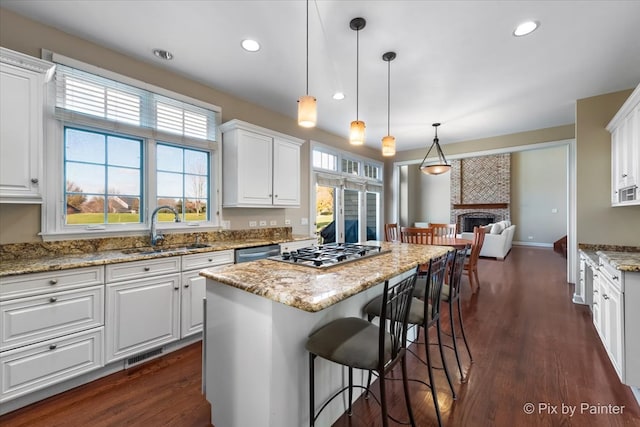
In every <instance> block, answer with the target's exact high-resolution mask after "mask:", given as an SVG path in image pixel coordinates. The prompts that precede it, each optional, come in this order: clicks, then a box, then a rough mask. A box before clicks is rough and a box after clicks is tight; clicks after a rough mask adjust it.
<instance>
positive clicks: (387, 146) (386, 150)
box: [382, 52, 396, 157]
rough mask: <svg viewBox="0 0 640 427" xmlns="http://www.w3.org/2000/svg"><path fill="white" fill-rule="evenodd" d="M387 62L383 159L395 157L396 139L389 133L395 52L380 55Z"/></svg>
mask: <svg viewBox="0 0 640 427" xmlns="http://www.w3.org/2000/svg"><path fill="white" fill-rule="evenodd" d="M382 59H383V60H384V61H387V136H385V137H383V138H382V155H383V156H385V157H389V156H395V155H396V138H395V136H391V132H390V131H389V128H390V123H391V61H393V60H394V59H396V53H395V52H387V53H385V54H384V55H382Z"/></svg>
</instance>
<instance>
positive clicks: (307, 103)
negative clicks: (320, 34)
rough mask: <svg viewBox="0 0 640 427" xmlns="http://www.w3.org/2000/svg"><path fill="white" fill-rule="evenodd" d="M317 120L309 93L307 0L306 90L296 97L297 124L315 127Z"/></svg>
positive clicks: (315, 107)
mask: <svg viewBox="0 0 640 427" xmlns="http://www.w3.org/2000/svg"><path fill="white" fill-rule="evenodd" d="M317 121H318V109H317V105H316V98H315V97H313V96H311V95H309V0H307V91H306V95H303V96H301V97H300V99H298V125H300V126H302V127H305V128H312V127H315V125H316V122H317Z"/></svg>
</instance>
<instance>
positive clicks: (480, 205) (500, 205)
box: [452, 203, 509, 209]
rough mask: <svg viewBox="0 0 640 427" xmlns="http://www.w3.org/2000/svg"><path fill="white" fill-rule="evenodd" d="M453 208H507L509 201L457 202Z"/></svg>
mask: <svg viewBox="0 0 640 427" xmlns="http://www.w3.org/2000/svg"><path fill="white" fill-rule="evenodd" d="M452 206H453V209H506V208H508V207H509V203H456V204H453V205H452Z"/></svg>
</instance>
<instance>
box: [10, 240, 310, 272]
mask: <svg viewBox="0 0 640 427" xmlns="http://www.w3.org/2000/svg"><path fill="white" fill-rule="evenodd" d="M309 238H310V237H308V236H292V237H291V238H287V239H259V238H258V239H243V240H232V241H219V242H208V243H205V245H206V246H205V247H198V248H193V247H189V246H190V245H189V244H182V245H176V246H171V247H167V248H164V249H162V251H152V250H153V248H151V247H136V248H125V249H116V250H105V251H95V252H89V251H88V252H85V253H72V254H66V255H53V256H40V257H36V258H28V257H24V258H22V257H19V258H16V259H7V260H3V261H2V262H1V263H0V277H5V276H14V275H19V274H28V273H42V272H47V271H58V270H67V269H71V268H80V267H91V266H96V265H107V264H116V263H120V262H130V261H140V260H145V259H156V258H165V257H172V256H179V255H189V254H195V253H205V252H214V251H224V250H228V249H238V248H248V247H253V246H262V245H270V244H278V243H284V242H290V241H295V240H306V239H309Z"/></svg>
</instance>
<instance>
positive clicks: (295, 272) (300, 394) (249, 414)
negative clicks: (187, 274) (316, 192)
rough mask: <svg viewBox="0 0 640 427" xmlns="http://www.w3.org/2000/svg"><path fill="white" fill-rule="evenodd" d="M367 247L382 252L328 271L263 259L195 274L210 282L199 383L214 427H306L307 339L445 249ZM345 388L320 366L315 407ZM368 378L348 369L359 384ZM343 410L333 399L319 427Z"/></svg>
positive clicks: (358, 310)
mask: <svg viewBox="0 0 640 427" xmlns="http://www.w3.org/2000/svg"><path fill="white" fill-rule="evenodd" d="M369 243H371V244H375V245H379V246H381V248H382V250H383V252H384V253H382V254H380V255H376V256H373V257H370V258H363V259H361V260H357V261H353V262H349V263H346V264H344V265H337V266H333V267H330V268H314V267H309V266H301V265H295V264H287V263H283V262H279V261H275V260H269V259H267V260H260V261H254V262H250V263H245V264H236V265H228V266H222V267H217V268H211V269H207V270H203V271H202V272H201V273H200V274H201V275H202V276H204V277H206V278H207V296H206V326H205V344H204V349H205V350H204V352H205V355H204V371H203V380H204V381H205V390H206V391H205V392H206V396H207V399H208V400H209V402H210V403H211V405H212V423H213V424H214V425H216V426H217V425H219V426H225V427H233V426H278V427H287V426H291V427H299V426H301V425H308V422H309V415H308V412H309V409H308V402H309V396H308V393H309V386H308V358H307V354H306V350H305V348H304V343H305V341H306V339H307V337H308V335H309V334H310V333H312V332H313V331H315V330H316V329H318V328H320V327H321V326H323V325H324V324H326V323H327V322H329V321H331V320H334V319H336V318H339V317H345V316H359V317H363V314H362V307H363V306H364V305H365V304H366V302H368V301H369V300H370V299H372V298H373V297H375V296H377V295H378V294H380V293H381V292H382V286H383V283H384V281H385V280H391V281H397V280H401V279H402V278H403V277H405V276H406V275H407V274H410V273H411V272H412V271H413V270H414V269H415V267H416V266H417V265H418V264H422V263H427V262H429V260H430V259H431V258H433V257H436V256H439V255H442V254H445V253H446V252H447V251H449V250H451V249H452V248H450V247H444V246H428V245H412V244H403V243H386V242H369ZM345 381H346V371H343V368H342V367H340V366H337V365H335V364H332V363H330V362H326V361H321V360H319V361H318V363H317V364H316V401H317V402H318V404H319V405H321V404H322V403H323V402H324V400H325V399H326V397H328V396H329V395H330V394H331V393H333V392H334V391H336V390H337V389H338V388H339V387H341V386H342V385H343V384H344V383H345ZM365 381H366V373H365V372H357V373H355V372H354V382H355V383H356V384H357V383H360V384H363V383H364V382H365ZM356 397H357V396H356ZM345 405H346V402H344V400H341V399H336V400H335V401H333V402H332V403H331V405H330V406H329V407H328V408H327V409H325V411H324V412H323V413H322V416H321V417H320V418H319V419H318V421H317V425H331V424H332V423H333V422H334V421H335V420H336V419H337V418H338V417H339V416H340V415H341V414H342V413H343V412H344V411H345V409H346V406H345Z"/></svg>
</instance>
